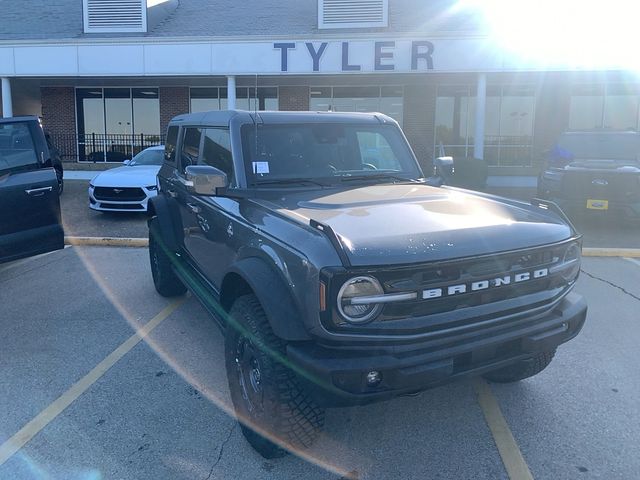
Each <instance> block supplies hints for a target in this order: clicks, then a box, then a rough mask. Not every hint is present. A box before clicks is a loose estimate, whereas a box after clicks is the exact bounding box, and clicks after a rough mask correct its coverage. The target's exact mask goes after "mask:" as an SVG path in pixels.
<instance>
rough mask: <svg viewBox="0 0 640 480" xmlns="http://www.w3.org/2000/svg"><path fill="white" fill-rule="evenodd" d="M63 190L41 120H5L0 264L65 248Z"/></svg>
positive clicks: (0, 155) (1, 126) (1, 124)
mask: <svg viewBox="0 0 640 480" xmlns="http://www.w3.org/2000/svg"><path fill="white" fill-rule="evenodd" d="M61 191H62V165H60V164H59V161H58V159H56V158H55V155H52V153H51V152H50V150H49V146H48V144H47V139H46V137H45V134H44V132H43V130H42V127H41V125H40V122H39V120H38V118H37V117H11V118H0V262H7V261H9V260H15V259H18V258H22V257H28V256H31V255H36V254H39V253H45V252H50V251H52V250H57V249H60V248H63V247H64V233H63V229H62V221H61V216H60V199H59V193H61Z"/></svg>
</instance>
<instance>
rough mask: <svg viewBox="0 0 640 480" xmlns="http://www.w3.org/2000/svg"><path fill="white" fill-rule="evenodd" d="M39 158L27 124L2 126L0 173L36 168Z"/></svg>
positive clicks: (0, 129)
mask: <svg viewBox="0 0 640 480" xmlns="http://www.w3.org/2000/svg"><path fill="white" fill-rule="evenodd" d="M37 163H38V157H37V155H36V150H35V147H34V145H33V139H32V138H31V133H30V132H29V126H28V125H27V124H26V123H3V124H0V173H4V172H5V171H7V170H27V169H30V168H35V167H36V166H37Z"/></svg>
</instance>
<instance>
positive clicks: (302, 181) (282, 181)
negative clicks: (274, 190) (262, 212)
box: [254, 178, 329, 187]
mask: <svg viewBox="0 0 640 480" xmlns="http://www.w3.org/2000/svg"><path fill="white" fill-rule="evenodd" d="M294 184H299V185H317V186H319V187H328V186H329V185H328V184H326V183H322V182H318V181H316V180H311V179H309V178H274V179H272V180H262V181H257V182H254V185H256V186H262V185H294Z"/></svg>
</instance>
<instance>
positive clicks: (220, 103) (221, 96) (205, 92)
mask: <svg viewBox="0 0 640 480" xmlns="http://www.w3.org/2000/svg"><path fill="white" fill-rule="evenodd" d="M190 97H191V98H190V105H191V113H195V112H206V111H209V110H226V109H227V108H228V105H229V102H228V100H227V89H226V88H222V87H220V88H217V87H212V88H192V89H191V93H190ZM236 108H237V109H239V110H249V111H253V110H278V87H258V94H257V96H256V88H255V87H237V88H236Z"/></svg>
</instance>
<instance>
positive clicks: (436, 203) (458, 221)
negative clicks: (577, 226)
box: [258, 184, 572, 266]
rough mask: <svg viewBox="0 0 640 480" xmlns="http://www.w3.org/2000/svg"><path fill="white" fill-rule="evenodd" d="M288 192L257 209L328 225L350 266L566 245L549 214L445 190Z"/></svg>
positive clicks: (563, 229)
mask: <svg viewBox="0 0 640 480" xmlns="http://www.w3.org/2000/svg"><path fill="white" fill-rule="evenodd" d="M313 193H314V194H315V196H314V197H312V198H310V192H309V191H305V192H291V193H287V194H285V195H284V196H283V195H282V191H280V195H279V196H277V197H275V198H270V199H269V200H266V199H265V200H259V201H258V203H261V204H262V205H263V206H265V207H267V208H270V209H273V210H276V211H278V212H279V213H280V214H282V215H285V216H287V217H289V218H290V219H291V220H293V221H296V222H300V223H306V224H308V223H309V221H310V220H315V221H317V222H319V223H322V224H326V225H329V226H330V227H331V228H332V229H333V231H334V232H335V233H336V234H337V235H338V237H339V238H340V240H341V242H342V244H343V245H344V248H345V251H346V254H347V256H348V257H349V260H350V262H351V264H352V265H354V266H365V265H392V264H402V263H416V262H425V261H435V260H444V259H451V258H460V257H467V256H472V255H482V254H489V253H493V252H501V251H508V250H516V249H522V248H527V247H534V246H539V245H544V244H548V243H553V242H558V241H561V240H565V239H567V238H569V237H570V236H571V235H572V231H571V228H570V227H569V226H568V225H566V224H565V223H563V222H562V221H561V220H560V219H559V218H558V217H556V216H555V215H553V214H549V213H545V212H544V211H542V210H540V211H539V212H538V211H536V210H534V209H533V208H531V209H528V208H527V206H526V205H524V204H523V205H522V207H518V206H514V205H512V204H509V203H503V202H501V201H500V200H499V199H493V198H485V197H481V196H476V195H473V194H471V193H465V192H461V191H457V190H452V189H447V188H437V187H430V186H426V185H406V184H394V185H376V186H366V187H361V188H354V189H350V190H342V191H332V192H328V191H322V190H320V191H314V192H313Z"/></svg>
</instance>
